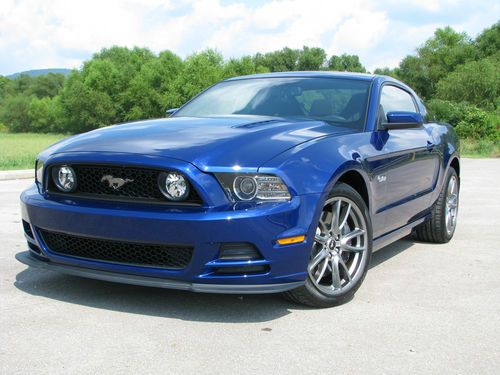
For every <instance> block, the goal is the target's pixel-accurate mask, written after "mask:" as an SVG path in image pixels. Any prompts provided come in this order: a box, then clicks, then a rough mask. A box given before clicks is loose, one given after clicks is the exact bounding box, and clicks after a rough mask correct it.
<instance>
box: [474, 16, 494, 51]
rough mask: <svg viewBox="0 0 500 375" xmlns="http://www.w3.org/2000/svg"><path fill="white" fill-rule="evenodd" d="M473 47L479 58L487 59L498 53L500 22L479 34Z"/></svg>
mask: <svg viewBox="0 0 500 375" xmlns="http://www.w3.org/2000/svg"><path fill="white" fill-rule="evenodd" d="M475 45H476V47H477V49H478V51H479V56H480V57H487V56H491V55H494V54H496V53H498V51H500V21H499V22H497V23H495V24H494V25H493V26H491V27H490V28H487V29H485V30H484V31H483V32H482V33H481V34H479V35H478V36H477V38H476V41H475Z"/></svg>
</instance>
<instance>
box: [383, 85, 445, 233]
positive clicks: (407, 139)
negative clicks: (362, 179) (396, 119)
mask: <svg viewBox="0 0 500 375" xmlns="http://www.w3.org/2000/svg"><path fill="white" fill-rule="evenodd" d="M398 111H405V112H419V109H418V106H417V104H416V98H415V97H414V96H413V94H412V93H410V92H409V91H406V90H405V89H404V88H403V87H400V86H397V85H395V84H392V83H391V84H385V85H383V86H382V89H381V93H380V105H379V121H384V122H386V121H387V113H389V112H398ZM379 129H380V127H379ZM377 132H378V133H379V134H378V135H379V138H380V139H382V140H383V153H382V154H383V159H384V162H383V164H384V166H385V168H384V170H385V175H383V176H377V179H378V181H376V183H386V184H387V186H386V189H385V197H384V199H383V210H384V211H385V229H386V230H387V231H389V230H393V229H397V228H399V227H402V226H404V225H406V224H407V223H408V222H410V221H411V220H412V219H413V218H415V217H416V216H417V215H418V214H419V213H421V212H422V211H424V210H425V209H427V208H428V207H429V205H430V199H431V192H432V190H433V186H434V183H435V179H436V177H437V173H438V169H439V157H438V153H437V151H436V148H435V145H434V140H433V138H432V135H431V134H430V132H429V131H428V130H427V128H426V127H425V126H424V125H422V126H418V127H413V128H405V127H403V126H402V127H401V128H393V129H390V130H387V129H380V130H377Z"/></svg>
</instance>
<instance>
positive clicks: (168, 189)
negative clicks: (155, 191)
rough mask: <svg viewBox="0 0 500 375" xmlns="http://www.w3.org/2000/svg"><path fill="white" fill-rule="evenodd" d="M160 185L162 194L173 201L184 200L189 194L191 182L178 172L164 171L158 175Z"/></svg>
mask: <svg viewBox="0 0 500 375" xmlns="http://www.w3.org/2000/svg"><path fill="white" fill-rule="evenodd" d="M158 185H159V187H160V191H161V192H162V194H163V195H164V196H165V197H167V198H168V199H170V200H173V201H183V200H185V199H186V198H187V197H188V195H189V183H188V181H187V180H186V178H185V177H184V176H183V175H182V174H180V173H177V172H162V173H160V176H159V177H158Z"/></svg>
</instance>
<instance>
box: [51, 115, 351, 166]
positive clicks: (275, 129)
mask: <svg viewBox="0 0 500 375" xmlns="http://www.w3.org/2000/svg"><path fill="white" fill-rule="evenodd" d="M346 132H350V131H349V130H348V129H346V128H342V127H335V126H333V125H330V124H327V123H325V122H322V121H310V120H307V121H293V120H285V119H279V118H273V117H262V116H224V117H209V118H207V117H203V118H198V117H178V118H176V117H173V118H168V119H159V120H148V121H139V122H133V123H127V124H120V125H113V126H109V127H106V128H101V129H97V130H94V131H91V132H88V133H85V134H81V135H78V136H75V137H71V138H68V139H66V140H63V141H61V142H59V143H57V144H55V145H53V146H52V147H50V148H49V149H48V150H47V153H48V154H55V153H66V152H72V153H73V152H120V153H134V154H142V155H154V156H163V157H169V158H174V159H179V160H183V161H186V162H189V163H192V164H194V165H195V166H197V167H198V168H200V169H202V170H206V169H208V168H210V167H234V166H244V167H249V168H250V167H259V166H260V165H262V164H263V163H265V162H266V161H268V160H270V159H272V158H273V157H275V156H276V155H278V154H280V153H282V152H283V151H286V150H288V149H290V148H291V147H294V146H296V145H298V144H300V143H303V142H306V141H309V140H311V139H315V138H318V137H323V136H325V135H329V134H335V133H338V134H340V133H342V134H343V133H346Z"/></svg>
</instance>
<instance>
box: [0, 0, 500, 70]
mask: <svg viewBox="0 0 500 375" xmlns="http://www.w3.org/2000/svg"><path fill="white" fill-rule="evenodd" d="M477 1H479V2H481V3H482V7H480V6H477V7H476V8H477V9H478V10H477V11H476V12H475V13H474V12H472V13H471V14H466V15H463V16H461V18H460V20H459V21H456V20H455V21H454V20H451V21H446V20H447V18H446V17H447V14H448V9H450V7H455V8H454V9H458V7H459V6H460V5H461V4H466V0H409V1H408V2H405V3H404V4H401V2H399V1H397V0H376V1H370V0H350V1H348V2H345V1H334V0H270V1H267V2H264V3H261V2H259V3H258V4H255V3H253V2H250V1H245V0H233V1H232V2H229V1H225V2H222V1H221V0H121V1H120V0H115V1H103V0H45V1H43V0H2V6H1V7H0V56H2V58H1V59H0V74H8V73H13V72H16V71H20V70H26V69H32V68H47V67H78V66H79V65H80V64H81V63H82V62H83V61H84V60H86V59H88V58H90V57H91V55H92V53H95V52H97V51H99V50H100V49H101V48H103V47H109V46H111V45H123V46H128V47H132V46H135V45H137V46H144V47H149V48H151V49H152V50H153V51H155V52H159V51H161V50H165V49H170V50H172V51H174V52H176V53H178V54H180V55H181V56H186V55H187V54H190V53H192V52H195V51H199V50H202V49H205V48H208V47H211V48H217V49H218V50H219V51H221V52H222V53H223V54H224V56H225V57H232V56H241V55H244V54H253V53H255V52H258V51H261V52H266V51H271V50H276V49H280V48H283V47H285V46H289V47H293V48H300V47H302V46H303V45H308V46H319V47H323V48H324V49H325V50H326V51H327V53H329V54H333V53H335V54H337V53H355V54H358V55H359V56H360V58H361V61H362V62H363V63H364V64H366V65H367V66H368V67H375V66H384V65H389V66H392V65H395V64H397V62H398V61H399V60H400V59H401V58H402V57H403V56H404V55H405V54H407V53H411V52H412V51H413V50H414V48H415V47H416V46H417V45H419V44H421V43H422V42H423V41H425V39H426V38H428V37H429V36H430V35H432V31H433V30H434V28H435V27H438V26H444V25H446V24H447V23H451V24H456V25H460V26H461V27H463V28H464V30H465V31H468V30H469V29H471V31H474V32H477V29H478V28H483V27H486V26H488V25H490V24H491V23H493V22H494V21H495V20H493V21H492V22H489V23H485V22H486V21H482V23H481V20H482V19H483V20H484V19H488V20H490V19H492V17H493V16H491V13H492V12H488V14H484V13H486V12H487V11H486V9H489V8H491V9H495V10H498V5H495V2H494V1H493V0H491V1H490V0H477ZM488 3H491V7H489V6H486V5H488ZM485 4H486V5H485ZM413 10H414V11H415V12H417V13H418V14H420V15H422V14H423V13H422V12H424V14H427V15H431V16H432V15H435V16H437V17H438V18H439V17H441V16H442V18H443V21H442V22H436V20H435V19H434V21H432V20H427V17H423V16H421V17H420V18H419V19H411V17H410V19H408V17H407V19H404V17H403V18H401V17H400V16H399V15H398V14H394V12H397V11H400V12H405V11H406V12H408V11H410V12H411V11H413ZM419 12H420V13H419ZM425 12H426V13H425ZM493 13H495V12H493ZM496 13H497V14H498V12H496Z"/></svg>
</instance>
